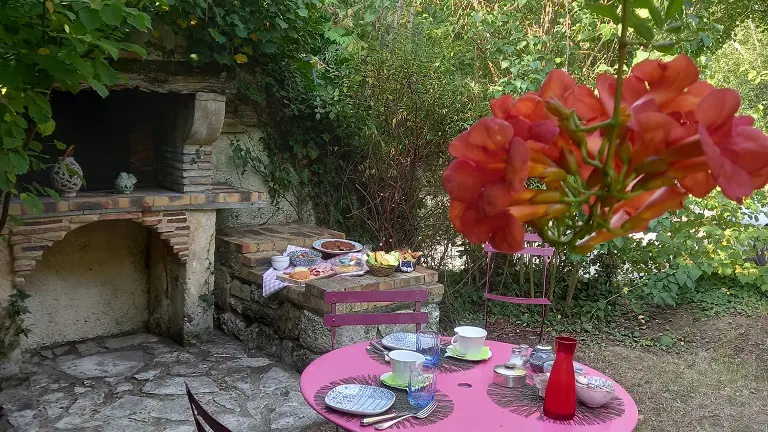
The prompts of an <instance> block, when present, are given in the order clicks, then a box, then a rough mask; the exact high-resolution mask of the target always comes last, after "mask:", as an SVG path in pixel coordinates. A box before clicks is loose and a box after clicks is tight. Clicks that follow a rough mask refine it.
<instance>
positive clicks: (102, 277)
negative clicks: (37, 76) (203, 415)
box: [0, 62, 267, 348]
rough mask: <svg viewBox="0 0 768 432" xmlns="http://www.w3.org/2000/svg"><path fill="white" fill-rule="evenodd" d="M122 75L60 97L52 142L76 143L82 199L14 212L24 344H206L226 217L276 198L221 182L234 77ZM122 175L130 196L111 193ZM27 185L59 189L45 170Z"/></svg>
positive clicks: (10, 232)
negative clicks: (219, 153) (137, 336)
mask: <svg viewBox="0 0 768 432" xmlns="http://www.w3.org/2000/svg"><path fill="white" fill-rule="evenodd" d="M159 63H162V62H159ZM150 69H151V68H150ZM124 78H127V81H126V82H123V83H122V84H121V85H120V86H119V87H116V88H114V89H112V91H111V93H110V95H109V96H108V97H107V98H101V97H99V96H98V95H96V94H95V92H93V91H91V90H89V89H85V90H84V91H81V92H80V93H78V94H75V95H73V94H67V93H55V94H54V95H53V96H52V98H51V104H52V107H53V115H54V120H56V123H57V129H56V135H54V136H53V137H52V138H53V139H56V140H59V141H61V142H63V143H66V144H68V145H69V144H74V145H75V146H76V151H75V154H74V157H75V159H76V160H77V161H78V162H79V164H80V165H81V167H82V169H83V173H84V174H83V177H84V179H85V182H86V183H85V187H84V188H83V189H82V190H80V191H79V192H78V193H77V195H76V196H75V197H71V198H61V199H60V200H54V199H50V198H43V199H41V201H42V207H43V209H42V212H38V213H34V212H31V211H30V210H29V209H28V208H27V207H26V206H25V205H23V203H21V202H13V203H12V204H11V209H10V214H11V215H12V216H14V217H15V219H14V220H15V223H9V225H8V226H7V227H6V228H5V231H4V232H3V234H4V235H5V236H6V237H7V239H8V245H7V248H6V249H5V250H2V251H0V264H2V263H3V262H4V261H5V262H7V263H8V269H7V270H6V269H3V268H0V288H2V285H3V284H4V282H3V279H4V280H5V281H6V282H7V283H5V285H10V286H11V287H12V288H13V289H16V290H23V291H25V292H27V293H28V294H30V298H29V299H28V300H27V301H26V304H27V306H28V308H29V310H30V312H29V314H28V315H26V316H25V322H26V327H27V329H28V330H29V337H28V339H26V340H25V341H23V342H22V347H26V348H35V347H40V346H48V345H53V344H60V343H65V342H72V341H78V340H83V339H88V338H92V337H96V336H107V335H112V334H119V333H125V332H133V331H147V330H148V331H150V332H152V333H155V334H158V335H161V336H166V337H169V338H171V339H173V340H175V341H176V342H178V343H182V344H188V343H194V342H197V341H199V340H203V339H206V338H207V337H208V336H209V335H210V332H211V330H212V308H213V295H212V291H213V251H214V242H215V226H216V210H217V209H221V208H238V207H252V206H263V205H264V204H265V203H266V201H267V197H266V194H264V193H261V192H254V191H246V190H239V189H236V188H233V187H231V186H229V185H224V184H214V183H213V164H212V157H213V155H212V148H211V144H212V143H213V142H214V141H215V140H216V139H217V138H218V136H219V134H220V132H221V129H222V124H223V122H224V112H225V93H226V92H228V91H230V90H231V88H232V86H231V83H229V82H227V81H226V77H225V76H223V75H221V74H214V75H210V74H209V75H201V74H198V73H197V72H190V73H189V75H187V76H182V77H175V76H162V75H161V74H159V73H158V72H157V70H153V72H152V79H151V80H149V79H148V78H146V77H143V76H141V75H140V74H139V75H137V74H136V73H135V72H129V73H125V74H124ZM50 147H51V148H53V146H50ZM58 155H59V154H51V155H50V156H52V157H55V156H58ZM121 171H124V172H129V173H133V174H134V175H135V176H136V178H137V184H136V189H135V190H134V191H133V192H132V193H130V194H116V193H114V191H113V190H112V189H113V183H114V179H115V178H116V177H117V175H118V173H120V172H121ZM26 180H27V181H28V182H32V181H37V182H38V183H39V184H41V185H43V186H46V185H48V184H49V182H48V179H47V172H44V173H37V174H36V175H35V176H31V177H30V178H28V179H26ZM3 246H5V245H3Z"/></svg>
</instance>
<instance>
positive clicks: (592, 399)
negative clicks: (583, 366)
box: [576, 375, 616, 408]
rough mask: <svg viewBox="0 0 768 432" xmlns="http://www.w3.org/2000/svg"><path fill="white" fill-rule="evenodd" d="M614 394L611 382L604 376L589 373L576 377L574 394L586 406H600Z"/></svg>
mask: <svg viewBox="0 0 768 432" xmlns="http://www.w3.org/2000/svg"><path fill="white" fill-rule="evenodd" d="M615 394H616V390H615V387H614V385H613V383H612V382H611V381H609V380H607V379H605V378H601V377H597V376H590V375H581V376H579V377H577V378H576V396H577V397H578V398H579V400H580V401H581V402H582V403H583V404H584V405H586V406H588V407H592V408H597V407H601V406H603V405H605V403H606V402H608V401H609V400H611V399H612V398H613V396H614V395H615Z"/></svg>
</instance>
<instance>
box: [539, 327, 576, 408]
mask: <svg viewBox="0 0 768 432" xmlns="http://www.w3.org/2000/svg"><path fill="white" fill-rule="evenodd" d="M575 352H576V339H574V338H572V337H566V336H559V337H557V338H555V363H554V364H553V365H552V371H551V372H550V373H549V380H548V381H547V390H546V393H544V415H545V416H547V417H549V418H551V419H553V420H560V421H567V420H571V419H572V418H573V417H574V416H575V415H576V376H575V375H574V373H573V354H574V353H575Z"/></svg>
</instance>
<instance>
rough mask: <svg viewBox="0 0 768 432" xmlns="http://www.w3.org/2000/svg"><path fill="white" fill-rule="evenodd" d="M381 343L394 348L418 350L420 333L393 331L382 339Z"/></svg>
mask: <svg viewBox="0 0 768 432" xmlns="http://www.w3.org/2000/svg"><path fill="white" fill-rule="evenodd" d="M381 344H382V345H384V346H385V347H387V348H389V349H393V350H406V351H418V349H419V348H418V335H417V334H416V333H404V332H399V333H392V334H390V335H387V336H385V337H384V339H382V340H381Z"/></svg>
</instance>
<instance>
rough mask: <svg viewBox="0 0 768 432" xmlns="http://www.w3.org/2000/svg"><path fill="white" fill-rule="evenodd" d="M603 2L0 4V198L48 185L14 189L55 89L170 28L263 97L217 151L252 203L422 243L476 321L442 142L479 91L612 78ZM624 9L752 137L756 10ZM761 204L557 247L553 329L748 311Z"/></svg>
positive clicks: (759, 71)
mask: <svg viewBox="0 0 768 432" xmlns="http://www.w3.org/2000/svg"><path fill="white" fill-rule="evenodd" d="M615 3H616V2H615V1H612V2H609V1H603V2H602V3H599V4H598V5H597V6H595V5H596V4H597V2H594V1H592V0H544V1H534V0H504V1H484V0H472V1H447V0H365V1H352V0H265V1H260V2H247V1H239V0H221V1H217V2H210V1H208V0H190V1H183V2H182V1H174V0H164V1H160V2H150V3H146V2H140V1H131V0H127V1H123V0H99V1H96V0H94V1H90V2H64V1H58V0H55V1H43V2H42V3H41V2H39V1H32V0H4V1H0V9H2V11H3V12H4V13H3V14H0V49H2V51H1V52H0V73H1V74H0V86H2V87H3V88H5V89H6V90H5V92H4V93H3V95H4V96H3V97H0V101H2V104H1V105H0V108H1V109H3V110H4V111H3V112H2V114H3V116H4V117H3V118H2V120H3V123H0V135H2V140H3V141H2V142H3V144H4V145H3V147H2V149H0V156H2V157H0V164H2V163H5V164H7V163H8V161H11V162H12V164H13V166H11V167H10V169H8V172H9V173H12V174H9V175H8V176H7V178H2V179H0V188H2V191H6V192H10V193H12V194H22V193H25V195H23V198H25V201H26V202H27V204H28V205H30V206H34V205H35V198H34V197H35V195H36V194H45V193H49V191H45V190H37V189H36V187H35V186H34V185H20V184H18V182H17V181H16V177H15V176H17V175H19V174H21V173H22V172H24V171H27V170H30V169H33V170H36V169H43V168H45V167H46V166H47V164H50V163H51V161H44V160H41V159H40V158H39V157H37V154H38V152H39V150H38V147H39V145H40V144H38V143H39V142H44V140H42V139H40V138H41V137H42V136H44V135H47V134H49V133H50V132H51V131H52V129H50V128H51V127H54V126H55V125H51V124H49V123H48V122H49V121H50V107H48V109H47V110H46V109H45V107H46V106H47V97H46V94H47V93H46V92H48V91H50V89H51V87H52V86H53V84H54V83H59V84H61V85H62V87H64V89H65V90H67V91H73V92H75V91H77V90H79V82H81V81H87V82H88V83H89V84H90V86H91V87H93V88H95V89H97V90H100V89H102V88H103V90H104V92H106V91H107V90H106V88H107V87H108V86H109V84H110V83H112V82H114V79H117V77H116V76H115V75H114V74H113V72H114V71H113V70H112V69H111V67H110V60H111V59H112V58H113V57H116V56H117V54H118V52H116V51H115V49H117V50H133V51H135V52H137V53H139V54H143V49H142V48H141V47H139V46H134V45H131V44H127V41H128V40H129V39H130V36H131V34H132V33H135V32H137V31H147V32H149V35H150V42H151V40H152V38H157V35H158V33H159V31H160V30H163V29H171V30H172V31H173V32H174V33H176V34H178V35H180V36H183V37H184V39H185V41H186V43H187V51H188V52H187V55H188V58H187V61H189V62H191V63H193V64H196V65H199V64H203V63H207V62H216V63H220V64H223V65H226V66H228V67H231V68H232V70H233V71H234V72H235V73H236V76H237V82H238V88H239V90H240V92H241V94H242V96H243V97H247V98H250V99H252V100H253V101H255V102H257V103H259V104H261V105H262V107H263V110H262V112H263V116H262V118H261V119H260V120H261V121H262V130H263V132H264V137H263V139H262V140H261V142H260V145H261V149H262V150H263V153H259V152H253V151H249V150H248V149H247V148H245V147H238V145H237V143H233V145H234V146H235V148H234V153H235V155H236V158H237V162H238V163H239V164H240V165H241V166H242V168H243V170H244V171H246V172H251V173H253V174H254V175H260V176H261V177H262V178H263V179H264V181H265V182H266V184H267V185H268V187H269V191H268V192H269V193H270V195H271V196H272V197H273V198H274V199H276V200H289V201H290V202H291V204H292V205H293V207H294V208H295V209H296V210H297V213H298V214H305V213H306V210H311V213H312V214H313V215H314V219H315V221H316V223H318V224H320V225H326V226H329V227H331V228H334V229H338V230H342V231H345V232H347V233H348V234H349V235H350V237H353V238H356V239H359V240H361V241H364V242H366V243H369V244H372V245H376V246H377V247H381V248H392V247H401V246H411V247H413V248H414V249H421V250H423V251H424V252H425V253H426V257H425V264H427V265H430V266H433V267H435V268H438V269H440V271H441V273H442V278H443V281H444V283H445V285H446V288H447V295H446V300H445V304H444V306H445V308H444V310H445V311H446V312H447V313H445V314H443V316H444V317H447V318H448V321H450V320H467V319H477V316H478V311H480V310H481V308H482V297H481V293H482V289H483V287H484V285H485V278H486V271H485V255H484V254H483V253H482V252H481V251H480V250H479V248H477V247H474V246H471V245H468V244H465V243H464V241H463V240H462V239H461V238H459V237H458V236H457V235H456V234H455V232H454V231H453V229H452V228H451V226H450V223H449V222H448V218H447V199H446V196H445V194H444V192H443V189H442V185H441V174H442V170H443V169H444V167H445V166H446V165H447V163H448V160H449V156H448V154H447V151H446V146H447V143H448V142H449V141H450V139H451V138H453V137H454V136H456V135H457V134H458V133H460V132H461V131H462V130H464V129H466V128H467V127H468V126H469V125H470V124H471V123H472V122H474V121H475V120H476V119H477V118H479V117H482V116H484V115H488V112H489V111H488V105H487V101H488V99H490V98H492V97H496V96H498V95H500V94H502V93H511V94H521V93H523V92H526V91H531V90H534V89H536V88H537V87H538V86H539V85H540V83H541V81H542V80H543V79H544V77H545V76H546V74H547V72H548V71H549V70H551V69H553V68H565V69H567V70H568V71H569V72H570V73H571V74H572V75H574V77H576V78H577V80H579V81H581V82H584V83H590V82H594V78H595V76H596V75H597V74H598V73H600V72H603V71H612V70H614V68H615V67H616V61H617V56H616V48H617V39H616V30H617V25H616V24H615V22H614V21H613V20H612V19H610V13H605V9H604V8H605V7H611V6H610V5H615ZM634 3H635V4H636V5H637V6H638V9H637V19H636V21H635V23H634V24H633V39H634V40H636V41H638V43H636V44H634V45H632V48H631V52H630V59H629V61H630V63H636V62H637V61H640V60H642V59H645V58H649V57H650V58H657V57H661V58H666V56H671V55H673V54H675V53H679V52H685V53H688V54H689V55H691V56H692V57H694V59H695V60H696V61H697V63H698V64H699V65H700V67H701V68H702V73H703V74H704V75H705V76H706V77H707V79H709V80H710V81H712V82H713V83H714V84H715V85H717V86H728V87H733V88H735V89H737V90H738V91H739V92H740V93H741V94H742V96H743V110H744V112H745V113H749V114H752V115H754V116H755V117H756V119H757V124H758V125H759V126H760V127H762V128H766V127H768V117H767V116H766V111H765V95H766V94H768V64H766V60H765V58H764V55H763V54H764V52H765V48H766V42H765V41H766V40H767V39H766V36H768V26H767V23H768V7H766V6H765V5H761V4H760V3H761V2H744V1H741V0H726V1H722V0H701V1H699V2H695V3H693V2H683V1H678V0H673V1H671V2H667V1H664V2H662V1H647V0H646V1H640V0H635V2H634ZM668 3H673V4H677V5H680V6H682V9H681V10H680V12H679V13H678V12H675V13H673V14H672V15H671V16H669V17H666V18H668V19H667V21H669V22H679V26H677V27H676V29H675V30H674V31H667V30H656V31H655V34H651V35H650V36H651V38H650V39H651V40H653V41H656V42H658V41H663V40H665V39H668V38H672V39H675V40H676V41H678V42H679V43H677V44H675V45H674V46H669V47H667V48H666V49H665V50H666V52H665V53H659V52H657V51H653V50H652V49H651V47H650V43H651V42H650V41H649V37H648V36H649V34H648V32H649V31H652V30H651V29H650V27H649V28H646V27H648V26H645V27H644V25H643V23H645V22H651V21H652V20H653V19H656V18H658V17H657V16H655V15H654V14H653V13H652V10H653V9H654V8H655V7H656V6H658V7H659V10H662V11H663V10H664V6H665V5H666V4H668ZM49 4H50V6H51V9H50V11H49V10H48V5H49ZM606 5H607V6H606ZM588 8H592V9H593V10H594V9H596V8H597V9H598V10H599V9H600V8H603V9H602V10H603V12H604V13H602V14H597V15H596V14H594V13H592V12H591V11H590V10H588ZM65 25H66V26H67V28H69V29H70V30H66V29H65ZM150 26H151V28H150ZM54 41H55V43H53V42H54ZM115 47H117V48H115ZM40 48H46V49H47V50H48V51H47V52H46V51H39V49H40ZM54 60H55V61H54ZM20 65H24V67H25V68H29V69H28V70H25V71H21V70H18V68H19V67H20ZM9 71H10V72H9ZM29 71H31V72H32V73H27V72H29ZM20 77H23V80H21V79H20ZM105 94H106V93H105ZM19 101H20V102H19ZM38 106H39V107H41V108H40V109H37V108H36V107H38ZM9 113H10V114H9ZM7 114H9V115H7ZM22 123H23V124H22ZM14 124H17V125H16V126H14ZM30 131H31V132H30ZM25 139H26V141H25ZM64 144H66V143H64ZM3 152H5V153H3ZM21 158H23V159H24V160H25V161H27V162H24V163H22V162H20V160H21ZM766 208H768V202H766V197H765V193H764V191H761V192H760V193H758V194H756V196H755V197H754V198H753V199H752V200H749V201H748V202H747V203H746V209H747V210H742V209H741V208H739V207H738V206H736V205H735V204H734V203H732V202H729V201H727V200H725V199H724V198H723V197H722V195H720V194H719V193H717V194H713V195H712V196H710V197H708V198H706V199H704V200H695V199H690V200H689V201H688V203H687V206H686V208H685V209H684V210H682V211H680V212H676V213H674V214H669V215H666V216H664V217H663V218H661V219H659V220H658V221H656V222H655V223H654V224H653V225H652V226H651V229H650V231H649V233H647V234H646V235H643V236H638V237H636V238H626V239H618V240H616V241H614V242H612V243H609V244H606V245H603V246H601V247H600V249H599V250H597V251H596V252H594V253H592V254H590V255H587V256H571V255H568V254H566V253H565V252H563V251H558V254H557V256H556V258H555V260H554V262H553V263H552V264H551V265H550V268H549V273H548V286H550V287H551V288H552V289H551V290H550V291H549V293H548V295H549V297H550V298H552V299H553V302H554V306H553V313H551V314H550V315H549V316H550V320H551V324H553V325H560V324H562V323H563V322H565V323H571V324H574V325H578V326H581V327H585V326H592V325H595V324H596V323H602V322H606V321H610V320H612V319H614V318H616V317H619V316H631V317H634V318H633V319H640V320H642V319H644V318H643V317H644V316H645V315H647V313H648V312H649V311H651V310H653V309H654V308H657V307H669V306H676V305H680V304H685V303H692V304H695V305H697V307H700V308H701V309H702V310H704V311H707V312H724V311H730V310H737V311H740V312H743V313H754V312H755V311H756V310H765V309H766V306H765V305H766V304H767V303H768V300H766V293H767V292H768V270H766V269H767V268H768V267H766V266H765V264H766V262H765V249H764V248H765V247H766V246H768V245H766V239H765V234H764V233H763V231H764V229H763V228H762V226H761V225H749V224H746V225H745V224H744V223H743V222H744V219H745V217H747V216H752V215H753V214H754V215H760V214H765V213H766ZM761 223H762V224H764V223H765V222H761ZM494 266H495V267H494V268H495V271H494V272H493V275H492V278H493V279H492V281H491V283H492V285H493V286H494V287H495V288H494V289H495V290H498V291H499V292H501V293H507V294H512V293H515V294H517V295H530V290H531V287H532V286H533V287H534V288H536V287H538V286H540V283H541V274H542V271H541V268H540V264H539V263H537V262H529V261H527V260H523V259H520V258H517V257H508V256H497V257H496V258H494ZM523 309H525V308H516V309H511V308H507V307H505V306H499V305H494V306H493V309H492V313H493V314H494V315H495V316H503V317H506V318H507V319H510V320H512V321H515V322H519V323H523V324H528V323H533V322H535V320H536V317H537V312H536V311H535V310H531V311H523ZM637 317H640V318H637Z"/></svg>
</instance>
